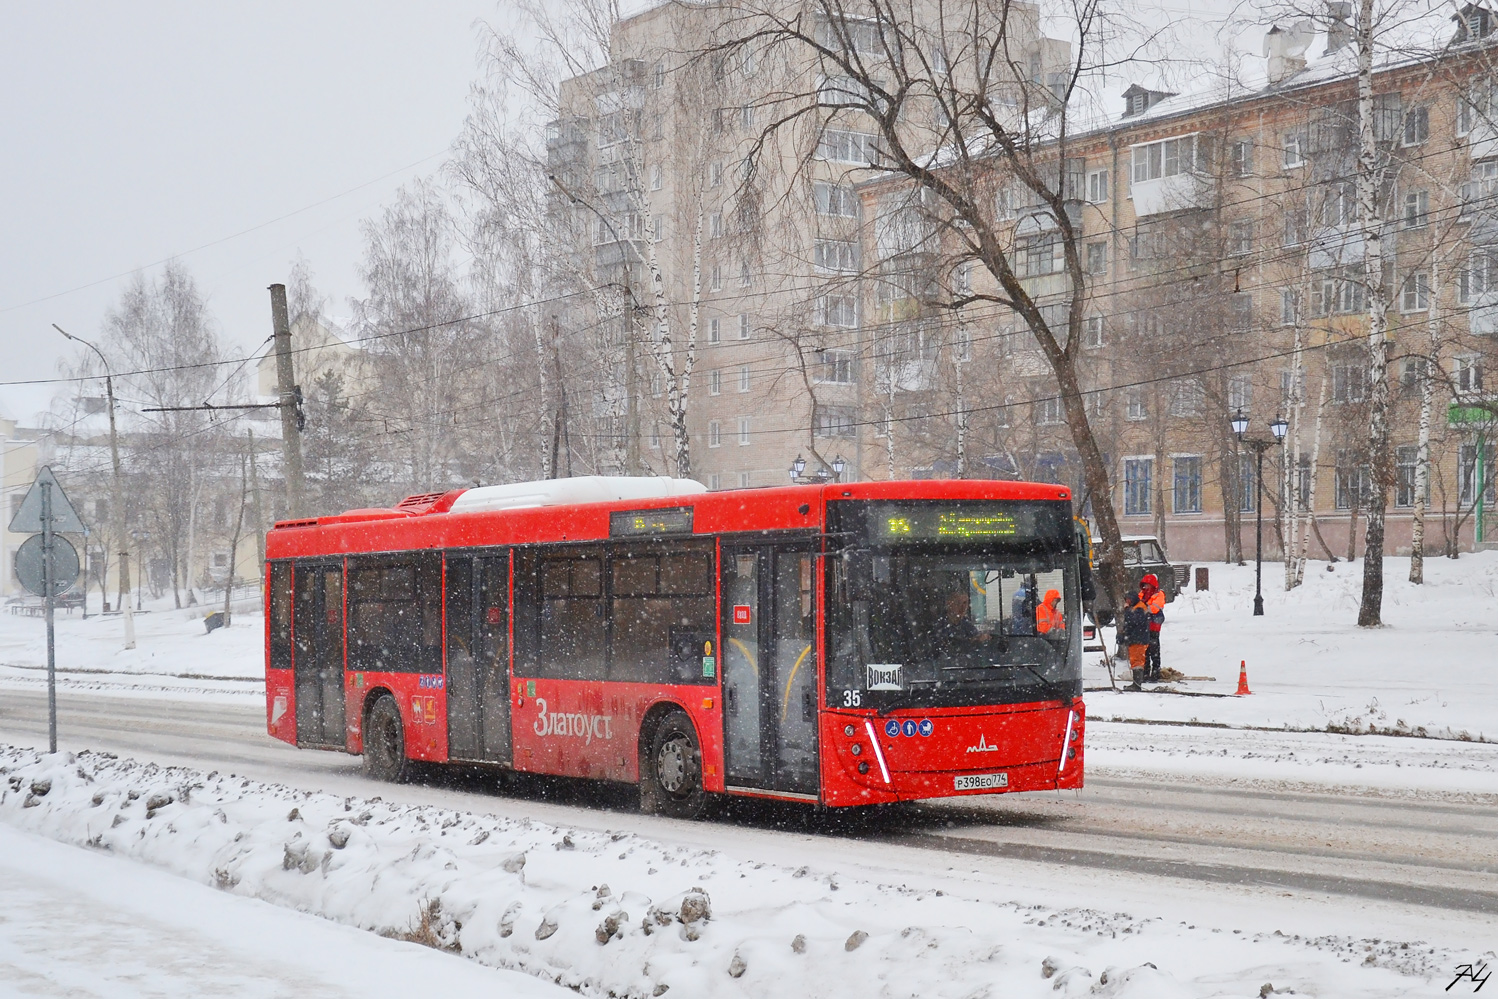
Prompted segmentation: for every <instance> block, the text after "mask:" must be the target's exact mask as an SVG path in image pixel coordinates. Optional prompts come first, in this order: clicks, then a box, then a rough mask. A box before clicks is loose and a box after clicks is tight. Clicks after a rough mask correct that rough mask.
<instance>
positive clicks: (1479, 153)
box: [1467, 121, 1498, 163]
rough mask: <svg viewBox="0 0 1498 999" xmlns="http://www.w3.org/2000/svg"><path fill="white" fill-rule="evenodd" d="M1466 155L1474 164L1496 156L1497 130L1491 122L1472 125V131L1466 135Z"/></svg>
mask: <svg viewBox="0 0 1498 999" xmlns="http://www.w3.org/2000/svg"><path fill="white" fill-rule="evenodd" d="M1467 153H1468V154H1469V155H1470V157H1471V159H1472V162H1474V163H1475V162H1477V161H1478V160H1487V159H1492V158H1493V157H1495V156H1498V129H1495V128H1494V127H1493V123H1492V122H1488V121H1478V122H1474V123H1473V125H1472V130H1471V131H1470V132H1468V133H1467Z"/></svg>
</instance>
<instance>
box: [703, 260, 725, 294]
mask: <svg viewBox="0 0 1498 999" xmlns="http://www.w3.org/2000/svg"><path fill="white" fill-rule="evenodd" d="M710 274H711V276H710V277H709V278H708V282H707V290H708V291H722V290H723V268H722V267H719V266H718V265H717V264H713V269H712V271H711V272H710Z"/></svg>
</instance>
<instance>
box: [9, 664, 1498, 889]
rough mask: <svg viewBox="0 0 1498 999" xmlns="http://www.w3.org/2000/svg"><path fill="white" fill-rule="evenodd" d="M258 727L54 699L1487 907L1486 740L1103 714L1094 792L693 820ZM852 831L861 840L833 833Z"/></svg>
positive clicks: (872, 842)
mask: <svg viewBox="0 0 1498 999" xmlns="http://www.w3.org/2000/svg"><path fill="white" fill-rule="evenodd" d="M41 708H42V701H41V699H40V697H39V696H38V695H35V694H31V693H29V692H17V691H12V692H10V693H9V694H8V695H7V697H6V698H5V700H4V701H3V702H0V742H6V743H10V744H12V745H31V746H38V745H42V744H43V739H44V735H45V730H44V729H43V728H42V727H41V725H40V723H39V719H41V718H42V717H44V712H43V711H42V710H41ZM262 724H263V716H262V715H261V710H260V707H259V704H258V702H256V703H255V704H253V705H243V706H241V705H228V704H220V703H209V702H190V701H170V702H168V701H152V700H149V699H142V698H136V697H120V698H116V697H109V696H104V695H99V694H74V695H71V696H68V697H66V698H64V699H63V701H62V706H61V710H60V728H61V740H60V744H61V746H62V747H63V748H66V749H83V748H92V749H95V750H105V751H110V752H116V753H120V754H122V755H129V756H133V757H135V758H138V759H151V760H154V761H156V762H159V763H163V764H177V765H184V766H195V767H200V768H214V769H221V770H225V771H231V772H234V773H238V774H242V775H245V776H249V777H253V778H255V779H259V780H265V781H274V782H278V783H283V784H288V785H291V786H294V787H300V788H306V789H318V790H327V791H330V792H333V793H337V794H357V795H363V796H371V795H381V796H383V797H384V798H385V799H386V800H396V801H401V802H407V803H411V804H428V805H440V806H444V807H449V808H458V809H463V810H472V811H475V812H486V813H489V814H494V815H502V816H512V817H519V816H533V817H536V818H539V819H542V820H545V821H548V822H554V823H558V824H569V825H576V826H578V827H581V828H591V829H612V830H628V831H630V832H634V833H638V834H641V835H647V836H651V837H653V838H658V839H664V840H666V841H668V842H678V843H681V844H684V845H691V844H698V843H701V842H703V841H704V840H709V839H710V840H712V841H714V842H716V843H737V844H739V846H740V847H741V848H742V850H743V852H744V855H745V856H753V855H755V853H756V851H758V850H762V849H773V848H774V845H775V844H776V842H777V840H778V838H779V837H781V836H783V835H784V832H783V830H785V829H787V828H789V829H794V830H797V831H798V832H809V833H813V834H815V835H812V836H809V837H806V836H803V837H798V841H799V842H801V843H802V844H803V845H805V844H809V843H813V842H814V843H816V844H817V850H818V852H821V851H824V850H825V852H826V855H827V856H828V857H829V858H834V857H836V856H837V855H838V854H839V853H840V852H841V853H842V854H843V855H844V856H846V857H850V858H854V857H867V858H869V860H870V862H877V863H882V862H884V860H885V859H887V856H888V851H889V850H890V848H892V847H894V846H896V845H900V846H903V847H905V848H906V849H907V852H908V851H909V848H911V847H918V848H919V850H920V852H925V851H931V850H935V851H939V852H942V853H946V854H950V855H968V856H969V857H982V858H984V859H983V860H982V861H981V863H982V864H983V865H984V866H990V867H1003V866H1008V865H1012V864H1013V863H1015V862H1019V861H1024V862H1028V863H1042V864H1048V865H1055V864H1059V865H1065V866H1067V867H1069V868H1073V869H1076V870H1077V871H1082V870H1085V869H1092V870H1094V871H1109V872H1114V873H1115V874H1136V875H1148V876H1152V877H1164V878H1170V879H1173V880H1176V881H1185V882H1198V883H1200V884H1201V886H1203V887H1204V888H1205V887H1208V886H1211V885H1220V884H1223V883H1231V884H1236V885H1251V886H1259V887H1261V888H1263V889H1265V890H1275V891H1284V890H1291V891H1294V892H1299V893H1302V894H1303V895H1305V896H1306V897H1310V896H1338V895H1341V896H1346V895H1351V896H1356V897H1359V898H1362V899H1367V900H1378V901H1384V902H1391V903H1395V904H1409V903H1414V904H1419V905H1424V906H1431V907H1435V908H1444V909H1449V910H1452V911H1465V912H1469V913H1483V914H1487V915H1498V869H1495V865H1494V863H1493V846H1492V844H1493V843H1494V842H1495V841H1498V794H1495V793H1492V792H1493V791H1498V746H1492V745H1483V744H1463V743H1449V742H1437V741H1433V740H1418V739H1407V738H1387V737H1375V736H1337V735H1328V734H1325V733H1258V732H1243V731H1239V730H1222V729H1203V728H1190V727H1173V726H1159V725H1148V726H1141V725H1123V724H1110V723H1094V724H1093V725H1091V726H1090V727H1089V737H1090V739H1091V740H1092V748H1091V749H1089V759H1088V767H1089V778H1088V787H1087V788H1086V789H1084V790H1083V791H1082V792H1080V793H1078V794H1075V795H1073V794H1066V795H1054V794H1034V795H998V796H994V797H991V798H982V799H972V798H969V799H965V800H963V801H960V802H950V803H943V802H933V803H930V804H922V805H918V806H911V807H908V808H905V809H900V810H896V811H893V812H889V813H885V814H881V815H879V816H874V817H862V816H860V817H857V818H853V819H848V820H842V821H839V820H828V821H817V820H809V818H808V815H809V813H808V812H807V811H806V810H805V809H802V808H798V807H794V806H787V807H782V806H779V805H771V804H765V803H760V802H745V801H739V802H734V803H733V804H731V805H730V806H728V808H727V816H726V817H725V819H724V820H723V821H721V822H717V823H708V824H706V825H694V824H683V823H675V822H669V821H665V820H661V819H658V818H653V817H647V816H642V815H639V814H637V812H636V811H635V805H634V799H633V795H632V793H631V791H630V790H629V789H627V788H621V787H618V786H616V785H608V784H599V783H592V782H570V781H547V780H540V779H527V778H520V779H518V780H514V781H512V782H511V784H510V786H509V787H508V788H507V789H506V790H505V791H503V792H502V793H496V787H495V780H494V778H493V776H492V775H483V774H472V773H468V774H464V773H459V774H454V775H449V776H444V777H443V779H441V780H440V781H437V782H434V783H427V784H410V785H404V786H395V787H392V786H390V785H385V784H378V783H374V782H371V781H369V780H367V779H366V778H365V777H364V776H363V774H362V773H361V772H360V770H359V763H358V760H357V758H353V757H349V756H345V755H342V754H339V753H319V752H307V751H298V750H295V749H292V748H291V747H289V746H285V745H283V744H280V743H277V742H273V741H272V740H270V739H269V738H268V737H266V736H265V735H264V733H263V729H262ZM1422 762H1423V763H1424V764H1425V765H1423V766H1420V765H1417V764H1420V763H1422ZM1396 764H1398V765H1396ZM1400 780H1404V783H1403V784H1402V785H1401V784H1399V783H1398V782H1399V781H1400ZM1443 780H1444V781H1446V782H1447V785H1449V786H1448V787H1447V789H1446V790H1444V791H1443V790H1441V787H1442V784H1441V781H1443ZM843 838H852V839H855V840H858V841H859V842H857V843H847V842H844V843H843V844H842V845H841V846H839V845H838V841H839V840H840V839H843ZM916 856H919V853H917V854H916ZM876 857H878V858H880V859H878V860H875V858H876ZM912 862H914V863H919V862H920V861H918V860H917V861H912ZM946 862H948V863H950V862H953V858H951V857H949V858H948V860H947V861H946ZM964 862H965V863H971V862H976V861H972V860H968V861H964ZM1079 877H1080V875H1079Z"/></svg>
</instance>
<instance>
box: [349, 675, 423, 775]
mask: <svg viewBox="0 0 1498 999" xmlns="http://www.w3.org/2000/svg"><path fill="white" fill-rule="evenodd" d="M361 728H362V736H363V742H364V773H365V774H366V775H367V776H369V777H373V778H374V779H376V780H383V781H389V782H391V783H395V784H398V783H400V782H402V781H404V780H405V779H406V777H407V775H408V773H409V771H410V762H411V761H410V759H409V757H408V756H407V755H406V732H405V722H404V721H403V720H402V719H401V713H400V705H399V704H397V703H396V700H395V695H394V694H393V693H391V692H390V691H389V690H387V689H385V688H383V687H380V688H376V689H374V690H371V691H370V692H369V695H368V696H367V697H366V698H365V700H364V721H363V724H362V726H361Z"/></svg>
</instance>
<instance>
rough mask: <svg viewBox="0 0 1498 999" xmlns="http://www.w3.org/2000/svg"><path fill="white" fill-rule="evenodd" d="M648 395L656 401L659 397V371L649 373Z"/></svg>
mask: <svg viewBox="0 0 1498 999" xmlns="http://www.w3.org/2000/svg"><path fill="white" fill-rule="evenodd" d="M650 395H651V397H652V398H656V399H659V398H660V397H661V373H660V372H659V371H652V372H651V373H650Z"/></svg>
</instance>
